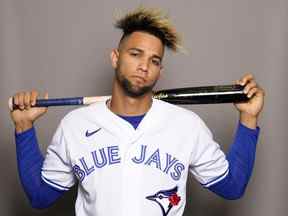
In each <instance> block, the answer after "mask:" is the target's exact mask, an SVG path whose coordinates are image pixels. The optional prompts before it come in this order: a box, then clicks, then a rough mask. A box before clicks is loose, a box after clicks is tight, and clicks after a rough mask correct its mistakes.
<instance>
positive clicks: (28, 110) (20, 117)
mask: <svg viewBox="0 0 288 216" xmlns="http://www.w3.org/2000/svg"><path fill="white" fill-rule="evenodd" d="M38 95H39V93H38V92H37V91H35V90H33V91H31V92H18V93H16V94H15V95H14V96H13V100H14V104H15V105H17V106H18V107H19V109H15V110H13V111H10V116H11V119H12V120H13V122H14V124H15V128H16V132H17V133H20V132H23V131H24V130H27V129H29V128H31V127H32V126H33V123H34V121H35V120H36V119H38V118H39V117H40V116H42V115H44V114H45V113H46V112H47V110H48V108H46V107H31V106H33V105H35V103H36V99H37V97H38ZM44 98H45V99H48V93H46V94H45V97H44Z"/></svg>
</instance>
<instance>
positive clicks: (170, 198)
mask: <svg viewBox="0 0 288 216" xmlns="http://www.w3.org/2000/svg"><path fill="white" fill-rule="evenodd" d="M177 191H178V187H177V186H176V187H174V188H172V189H169V190H160V191H158V192H157V193H155V194H154V195H150V196H147V197H146V199H148V200H151V201H154V202H156V203H157V204H158V205H159V206H160V208H161V211H162V215H163V216H167V215H168V213H169V211H170V210H171V209H172V207H173V206H177V205H178V204H179V202H180V200H181V197H180V196H178V195H177Z"/></svg>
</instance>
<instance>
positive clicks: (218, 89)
mask: <svg viewBox="0 0 288 216" xmlns="http://www.w3.org/2000/svg"><path fill="white" fill-rule="evenodd" d="M110 97H111V96H95V97H71V98H51V99H38V100H37V101H36V104H35V105H34V107H49V106H67V105H89V104H92V103H95V102H99V101H104V100H107V99H109V98H110ZM153 98H155V99H160V100H163V101H166V102H169V103H172V104H217V103H237V102H245V101H247V100H248V99H249V98H248V97H247V95H246V94H245V93H244V86H241V85H214V86H200V87H186V88H174V89H163V90H159V91H156V92H154V94H153ZM8 106H9V109H10V110H14V109H18V107H17V106H16V105H15V104H14V101H13V98H12V97H11V98H9V101H8Z"/></svg>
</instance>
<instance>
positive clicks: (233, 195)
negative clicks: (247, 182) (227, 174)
mask: <svg viewBox="0 0 288 216" xmlns="http://www.w3.org/2000/svg"><path fill="white" fill-rule="evenodd" d="M245 189H246V186H242V187H238V188H235V189H234V190H232V191H231V192H230V193H226V194H222V195H221V196H222V197H223V198H224V199H226V200H238V199H241V198H242V197H243V196H244V194H245Z"/></svg>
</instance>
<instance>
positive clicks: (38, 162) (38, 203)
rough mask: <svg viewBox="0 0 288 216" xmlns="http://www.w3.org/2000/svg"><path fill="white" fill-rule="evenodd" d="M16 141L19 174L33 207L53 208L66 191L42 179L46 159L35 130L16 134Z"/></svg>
mask: <svg viewBox="0 0 288 216" xmlns="http://www.w3.org/2000/svg"><path fill="white" fill-rule="evenodd" d="M15 141H16V155H17V165H18V174H19V177H20V181H21V184H22V186H23V189H24V191H25V194H26V196H27V197H28V199H29V201H30V204H31V206H32V207H33V208H38V209H42V208H47V207H49V206H51V205H52V204H53V203H54V202H55V201H56V200H57V199H58V198H60V197H61V196H62V195H63V193H64V191H61V190H59V189H58V190H57V189H55V188H53V187H51V186H50V185H48V184H47V183H45V182H44V181H43V180H42V178H41V169H42V165H43V161H44V158H43V156H42V154H41V151H40V149H39V145H38V141H37V137H36V131H35V128H34V127H32V128H31V129H28V130H26V131H24V132H22V133H19V134H17V133H16V132H15Z"/></svg>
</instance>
